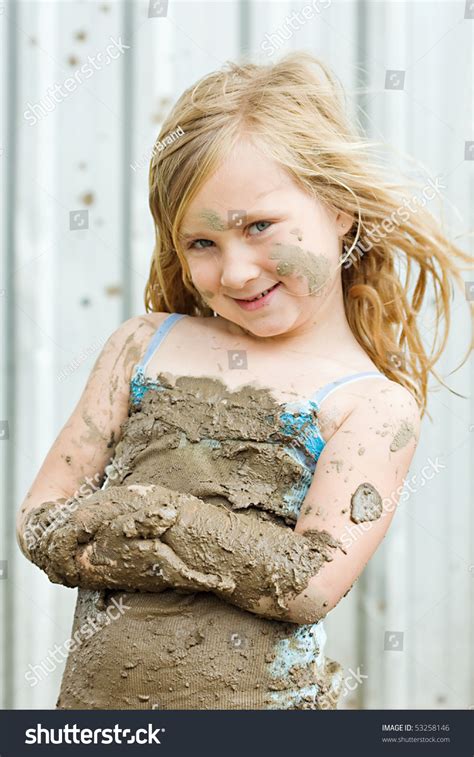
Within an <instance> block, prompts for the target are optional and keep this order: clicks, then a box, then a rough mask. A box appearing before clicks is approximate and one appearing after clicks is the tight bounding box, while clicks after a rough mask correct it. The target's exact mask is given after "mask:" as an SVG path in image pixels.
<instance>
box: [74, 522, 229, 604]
mask: <svg viewBox="0 0 474 757" xmlns="http://www.w3.org/2000/svg"><path fill="white" fill-rule="evenodd" d="M156 530H159V528H158V527H156ZM117 536H118V538H117ZM76 563H77V565H78V568H79V571H80V574H81V578H80V585H81V586H87V587H88V588H103V586H104V585H107V586H108V587H112V586H115V587H117V588H120V589H124V590H132V591H133V590H137V589H138V590H139V591H148V592H154V593H157V592H160V591H164V590H165V589H169V588H172V589H175V590H182V591H191V592H196V591H214V590H217V591H220V592H221V593H222V594H223V595H226V594H228V593H232V592H233V590H234V589H235V584H234V582H233V581H232V579H230V578H228V577H227V576H224V577H221V576H219V575H216V574H215V573H203V572H200V571H197V570H193V569H192V568H189V567H188V566H187V565H186V564H185V562H184V561H183V560H181V558H180V557H179V556H178V555H177V554H176V553H175V552H174V551H173V550H172V548H171V547H169V546H168V545H167V544H164V543H163V542H161V541H160V540H159V539H141V538H127V537H125V535H124V533H123V531H122V530H121V526H120V525H119V524H117V522H115V523H113V524H112V526H111V528H103V529H99V531H98V533H97V534H96V536H95V538H94V540H93V541H92V542H90V543H89V544H88V545H87V546H86V547H82V548H80V550H79V551H78V554H77V558H76Z"/></svg>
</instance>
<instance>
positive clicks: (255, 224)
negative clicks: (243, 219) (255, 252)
mask: <svg viewBox="0 0 474 757" xmlns="http://www.w3.org/2000/svg"><path fill="white" fill-rule="evenodd" d="M262 223H264V224H265V223H266V224H268V226H271V225H272V224H271V222H270V221H255V223H252V224H250V226H249V229H251V228H252V226H259V225H260V224H262ZM268 226H267V228H268ZM261 231H265V229H261ZM252 236H255V234H252Z"/></svg>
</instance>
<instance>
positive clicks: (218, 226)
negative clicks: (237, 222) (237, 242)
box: [199, 209, 227, 231]
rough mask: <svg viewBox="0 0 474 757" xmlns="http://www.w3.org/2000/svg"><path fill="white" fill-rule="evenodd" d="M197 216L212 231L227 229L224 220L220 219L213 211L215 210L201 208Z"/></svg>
mask: <svg viewBox="0 0 474 757" xmlns="http://www.w3.org/2000/svg"><path fill="white" fill-rule="evenodd" d="M199 218H201V219H202V220H203V221H204V222H205V223H207V225H208V227H209V228H210V229H212V230H213V231H226V229H227V224H225V223H224V221H223V220H222V219H221V217H220V216H219V214H218V213H216V212H215V210H209V209H206V210H202V211H201V212H200V213H199Z"/></svg>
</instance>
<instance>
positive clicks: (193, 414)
mask: <svg viewBox="0 0 474 757" xmlns="http://www.w3.org/2000/svg"><path fill="white" fill-rule="evenodd" d="M180 317H182V316H181V314H172V315H171V316H169V317H168V318H167V319H166V320H165V321H164V323H162V325H161V326H160V328H159V329H158V331H157V332H156V334H155V336H154V338H153V340H152V342H151V343H150V345H149V348H148V350H147V352H146V353H145V356H144V359H143V361H142V362H141V363H139V364H138V365H137V366H136V369H135V372H134V375H133V378H132V381H131V386H130V408H129V417H128V419H127V420H126V421H125V422H124V424H123V426H122V437H121V440H120V442H119V443H118V445H117V447H116V450H115V455H114V458H113V460H112V463H111V465H110V466H108V467H107V469H106V473H107V475H108V479H106V481H105V483H104V485H103V487H102V488H107V485H113V486H120V485H129V484H132V483H137V484H148V483H151V484H161V485H163V486H167V487H169V488H171V489H173V490H175V491H180V492H185V493H189V494H193V495H194V496H196V497H200V498H201V499H203V500H204V501H207V502H210V503H213V504H214V505H216V506H219V507H227V508H230V509H232V510H234V511H235V512H239V513H241V514H242V516H243V517H248V518H253V519H255V521H256V527H257V526H258V522H259V521H260V520H267V521H268V520H271V521H272V522H273V523H276V524H278V525H281V527H282V528H294V525H295V523H296V520H297V517H298V515H299V511H300V508H301V503H302V502H303V500H304V498H305V495H306V492H307V490H308V487H309V484H310V482H311V479H312V475H313V473H314V469H315V465H316V462H317V459H318V457H319V455H320V453H321V450H322V449H323V447H324V440H323V439H322V437H321V436H320V434H319V431H318V428H317V415H316V413H317V408H318V401H317V399H310V400H305V401H303V403H302V402H298V403H291V404H290V403H285V404H278V403H276V401H275V399H274V397H272V396H271V394H270V392H269V391H267V390H265V389H259V388H258V389H257V388H255V387H253V386H250V385H247V386H244V387H243V388H241V389H239V390H237V391H229V390H228V389H227V388H226V387H225V385H224V384H223V383H222V382H221V381H219V380H216V379H211V378H202V377H192V376H191V377H185V376H181V377H176V376H173V375H171V374H169V373H160V374H159V376H158V377H157V379H156V380H155V379H151V378H149V377H147V376H145V373H144V371H145V367H146V364H147V362H148V361H149V359H150V357H151V355H152V354H153V351H154V350H155V349H156V347H157V346H158V344H159V342H160V341H161V340H162V338H163V336H164V335H165V333H166V332H167V330H169V328H170V326H171V325H172V323H173V322H174V321H175V320H177V319H178V318H180ZM318 395H319V393H318ZM315 397H316V395H315ZM112 471H113V474H114V477H113V481H111V478H112ZM114 599H115V601H116V602H117V605H118V604H119V603H120V602H121V603H122V605H123V607H124V608H126V609H124V610H123V612H122V613H118V617H117V619H114V620H112V621H110V620H109V619H107V622H106V623H104V622H103V620H104V616H105V613H104V612H103V610H104V608H105V607H106V606H108V605H110V603H111V602H112V601H113V600H114ZM92 619H95V621H96V624H97V625H98V630H97V632H96V633H94V634H93V635H91V633H90V631H89V632H88V633H87V635H86V634H84V635H83V634H82V632H81V627H85V628H90V626H91V620H92ZM72 637H73V638H74V639H75V640H76V642H79V643H77V644H76V645H75V647H74V648H73V649H71V650H70V652H69V656H68V659H67V662H66V667H65V671H64V674H63V678H62V683H61V690H60V694H59V698H58V701H57V705H56V706H57V708H59V709H164V710H167V709H177V710H195V709H198V710H199V709H327V708H330V709H334V708H336V706H337V697H338V694H339V693H340V690H341V685H342V669H341V667H340V665H339V664H338V663H337V662H334V661H331V660H328V659H327V658H325V656H324V643H325V639H326V635H325V632H324V627H323V624H322V622H321V621H320V622H319V623H314V624H308V625H297V624H295V623H290V622H283V621H279V620H271V619H267V618H263V617H261V616H259V615H256V614H253V613H251V612H248V611H245V610H242V609H240V608H238V607H236V606H234V605H231V604H230V603H228V602H225V601H223V600H221V599H220V598H218V597H216V596H215V595H214V594H212V593H210V592H203V591H197V592H195V593H191V592H189V591H188V592H184V591H177V590H174V589H167V590H165V591H163V592H161V593H143V592H135V593H130V592H123V591H116V590H115V589H114V590H101V591H90V590H85V589H79V590H78V598H77V604H76V610H75V615H74V621H73V629H72Z"/></svg>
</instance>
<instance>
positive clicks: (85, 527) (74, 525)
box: [25, 484, 176, 586]
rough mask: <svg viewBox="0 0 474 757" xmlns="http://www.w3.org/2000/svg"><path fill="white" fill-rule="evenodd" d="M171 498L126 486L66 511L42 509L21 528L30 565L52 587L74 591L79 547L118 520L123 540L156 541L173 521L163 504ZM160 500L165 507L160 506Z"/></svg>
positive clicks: (49, 505)
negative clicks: (151, 538) (147, 538)
mask: <svg viewBox="0 0 474 757" xmlns="http://www.w3.org/2000/svg"><path fill="white" fill-rule="evenodd" d="M170 494H172V493H170V492H169V490H168V489H165V488H164V487H161V486H154V485H150V486H142V485H138V484H131V485H129V486H114V487H109V488H107V489H103V490H101V491H97V492H95V493H94V494H92V495H90V496H89V497H87V498H84V499H82V500H77V501H74V502H72V503H71V504H70V505H68V506H65V505H64V504H62V505H61V507H60V506H59V504H58V502H46V503H43V504H42V505H41V506H40V507H39V508H36V509H35V510H34V511H33V512H32V513H31V514H30V516H29V518H28V521H27V523H26V529H25V530H26V531H27V532H28V537H29V538H28V549H29V553H30V556H31V559H32V561H33V562H34V563H36V565H38V566H39V567H40V568H42V569H43V570H44V571H45V572H46V573H47V575H48V576H49V578H50V580H51V581H52V582H53V583H62V584H64V585H66V586H77V585H78V583H77V581H78V579H79V572H78V569H79V565H78V564H76V554H77V551H78V548H79V546H80V545H82V544H84V543H86V542H90V541H91V540H93V539H94V537H95V535H96V533H97V532H98V530H99V529H100V528H102V529H103V528H108V529H110V528H111V526H112V524H113V523H114V521H116V520H117V519H121V520H120V521H119V523H120V527H121V528H122V529H123V532H124V533H125V534H126V535H132V534H135V535H143V536H146V535H161V534H162V533H164V531H165V530H166V529H167V528H169V526H170V525H171V524H172V523H174V519H175V516H176V511H175V509H174V508H173V506H172V505H170V506H168V504H167V503H168V500H169V495H170ZM160 499H161V500H162V501H163V502H164V503H165V504H164V505H160ZM144 506H145V507H146V508H151V509H147V510H146V517H147V518H148V519H149V522H150V526H149V527H147V526H146V525H145V523H144V520H143V519H144V517H145V516H144V514H143V513H141V510H142V508H143V507H144ZM135 515H136V516H137V524H136V525H135V521H134V516H135ZM118 527H119V525H118V524H117V527H116V529H115V530H117V528H118Z"/></svg>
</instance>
